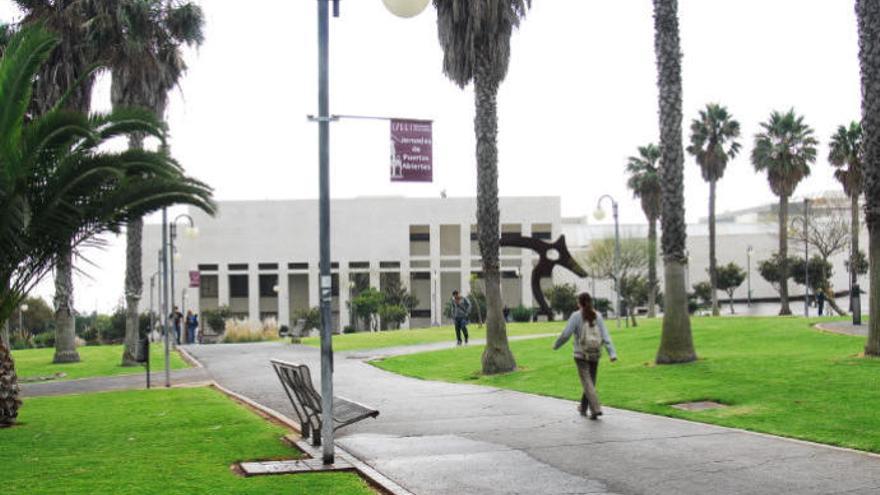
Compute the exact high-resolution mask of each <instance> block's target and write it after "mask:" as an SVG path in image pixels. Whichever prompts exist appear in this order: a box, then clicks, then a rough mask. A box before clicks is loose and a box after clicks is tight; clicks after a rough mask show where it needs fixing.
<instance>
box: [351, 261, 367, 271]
mask: <svg viewBox="0 0 880 495" xmlns="http://www.w3.org/2000/svg"><path fill="white" fill-rule="evenodd" d="M348 267H349V268H350V269H352V270H369V269H370V262H369V261H352V262H349V263H348Z"/></svg>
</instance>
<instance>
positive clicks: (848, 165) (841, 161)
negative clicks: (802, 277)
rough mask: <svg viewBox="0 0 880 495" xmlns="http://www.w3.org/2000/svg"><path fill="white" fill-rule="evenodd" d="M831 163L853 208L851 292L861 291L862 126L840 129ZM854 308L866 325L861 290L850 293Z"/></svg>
mask: <svg viewBox="0 0 880 495" xmlns="http://www.w3.org/2000/svg"><path fill="white" fill-rule="evenodd" d="M829 148H830V150H829V152H828V161H829V162H831V164H832V165H834V166H835V167H836V168H837V170H835V171H834V177H835V178H836V179H837V180H838V181H839V182H840V183H841V184H842V185H843V191H844V192H845V193H846V195H847V196H849V198H850V201H851V205H850V215H851V220H850V229H851V231H850V242H851V245H850V261H849V272H850V273H849V276H850V289H853V288H858V283H859V280H858V276H859V274H858V262H857V260H858V256H859V230H860V229H859V198H860V197H861V196H862V191H863V190H864V187H865V186H864V180H863V177H862V176H863V170H862V126H861V124H859V123H858V122H851V123H850V124H849V127H847V126H840V127H838V128H837V132H836V133H835V134H834V135H833V136H831V144H830V146H829ZM849 301H850V308H852V311H853V323H855V324H858V325H860V324H861V322H862V314H861V313H862V309H861V308H862V304H861V295H860V294H859V291H858V290H850V293H849Z"/></svg>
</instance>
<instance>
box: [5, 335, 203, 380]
mask: <svg viewBox="0 0 880 495" xmlns="http://www.w3.org/2000/svg"><path fill="white" fill-rule="evenodd" d="M77 351H78V352H79V357H80V362H78V363H68V364H52V356H53V355H54V354H55V349H54V348H47V349H26V350H22V351H12V358H13V359H15V369H16V371H17V373H18V376H19V377H21V378H29V377H35V376H52V375H54V374H55V373H58V372H62V373H67V376H65V377H64V378H61V379H62V380H71V379H74V378H88V377H95V376H114V375H125V374H130V373H143V372H144V368H143V367H141V366H137V367H133V368H125V367H122V366H121V365H120V363H121V362H122V346H121V345H103V346H87V347H79V348H77ZM150 367H151V369H152V370H161V369H164V367H165V351H164V347H163V346H162V344H161V343H157V344H153V345H152V346H151V347H150ZM188 367H189V366H188V365H187V364H186V362H184V360H183V359H181V357H180V355H179V354H177V353H176V352H174V351H172V352H171V369H182V368H188Z"/></svg>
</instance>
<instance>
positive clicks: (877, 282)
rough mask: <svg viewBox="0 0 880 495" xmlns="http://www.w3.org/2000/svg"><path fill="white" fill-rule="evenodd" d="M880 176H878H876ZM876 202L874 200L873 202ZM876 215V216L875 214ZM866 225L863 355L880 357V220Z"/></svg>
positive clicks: (876, 219) (877, 219) (875, 219)
mask: <svg viewBox="0 0 880 495" xmlns="http://www.w3.org/2000/svg"><path fill="white" fill-rule="evenodd" d="M878 175H880V174H878ZM869 201H870V200H869ZM875 201H876V200H875ZM875 215H876V214H875ZM873 220H874V221H873V222H872V223H868V232H869V237H868V238H869V246H870V247H869V248H868V249H869V250H870V255H869V256H870V259H871V275H870V277H871V282H870V284H871V285H870V287H869V290H870V291H871V294H870V302H869V306H870V316H869V317H868V342H867V343H866V344H865V354H866V355H868V356H880V218H876V217H875V218H874V219H873Z"/></svg>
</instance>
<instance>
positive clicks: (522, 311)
mask: <svg viewBox="0 0 880 495" xmlns="http://www.w3.org/2000/svg"><path fill="white" fill-rule="evenodd" d="M510 317H511V318H513V321H518V322H528V321H532V310H531V309H529V308H527V307H525V306H523V305H522V304H520V305H519V306H517V307H515V308H513V309H512V310H510Z"/></svg>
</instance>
